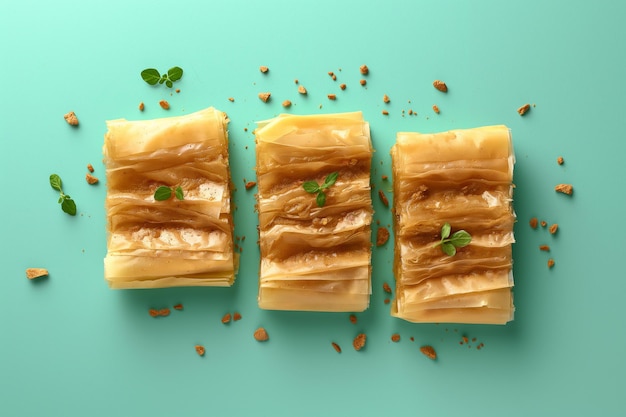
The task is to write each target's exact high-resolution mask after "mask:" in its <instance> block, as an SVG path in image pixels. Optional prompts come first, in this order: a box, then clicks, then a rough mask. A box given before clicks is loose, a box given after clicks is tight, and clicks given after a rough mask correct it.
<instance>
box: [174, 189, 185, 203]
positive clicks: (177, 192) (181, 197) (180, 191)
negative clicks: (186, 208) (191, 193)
mask: <svg viewBox="0 0 626 417" xmlns="http://www.w3.org/2000/svg"><path fill="white" fill-rule="evenodd" d="M175 195H176V198H177V199H179V200H184V199H185V196H184V195H183V189H182V187H181V186H178V187H176V190H175Z"/></svg>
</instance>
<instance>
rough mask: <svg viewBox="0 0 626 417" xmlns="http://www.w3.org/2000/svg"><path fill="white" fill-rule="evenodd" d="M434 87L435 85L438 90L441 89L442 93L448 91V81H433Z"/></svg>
mask: <svg viewBox="0 0 626 417" xmlns="http://www.w3.org/2000/svg"><path fill="white" fill-rule="evenodd" d="M433 87H435V88H436V89H437V90H439V91H441V92H442V93H447V92H448V86H447V85H446V83H444V82H443V81H441V80H435V81H433Z"/></svg>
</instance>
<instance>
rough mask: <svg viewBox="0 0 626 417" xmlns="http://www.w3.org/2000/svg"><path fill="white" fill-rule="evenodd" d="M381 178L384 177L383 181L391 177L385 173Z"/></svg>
mask: <svg viewBox="0 0 626 417" xmlns="http://www.w3.org/2000/svg"><path fill="white" fill-rule="evenodd" d="M381 178H382V179H383V181H387V179H388V178H389V177H388V176H386V175H383V176H381Z"/></svg>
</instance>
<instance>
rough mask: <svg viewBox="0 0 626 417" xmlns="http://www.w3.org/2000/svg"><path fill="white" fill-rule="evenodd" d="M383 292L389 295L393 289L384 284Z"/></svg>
mask: <svg viewBox="0 0 626 417" xmlns="http://www.w3.org/2000/svg"><path fill="white" fill-rule="evenodd" d="M383 291H385V292H386V293H387V294H391V287H390V286H389V284H387V283H386V282H383Z"/></svg>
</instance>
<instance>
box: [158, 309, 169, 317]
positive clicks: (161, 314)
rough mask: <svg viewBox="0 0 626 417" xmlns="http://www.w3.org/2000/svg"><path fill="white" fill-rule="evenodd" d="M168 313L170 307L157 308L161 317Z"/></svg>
mask: <svg viewBox="0 0 626 417" xmlns="http://www.w3.org/2000/svg"><path fill="white" fill-rule="evenodd" d="M169 315H170V309H169V308H162V309H160V310H159V316H162V317H167V316H169Z"/></svg>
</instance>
